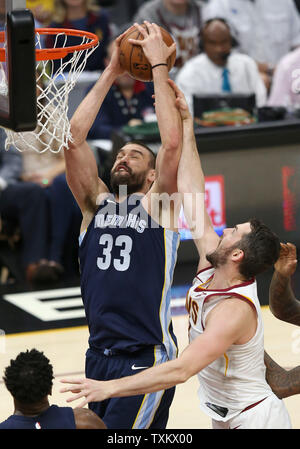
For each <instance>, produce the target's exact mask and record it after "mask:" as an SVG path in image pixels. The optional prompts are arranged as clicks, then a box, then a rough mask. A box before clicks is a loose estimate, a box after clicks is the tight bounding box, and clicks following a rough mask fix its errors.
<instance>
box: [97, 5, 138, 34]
mask: <svg viewBox="0 0 300 449" xmlns="http://www.w3.org/2000/svg"><path fill="white" fill-rule="evenodd" d="M146 1H147V0H97V3H98V5H99V6H101V7H103V8H105V10H106V11H107V12H108V14H109V17H110V19H111V21H112V23H113V24H114V25H115V26H116V27H117V28H119V29H124V30H126V29H127V28H129V26H130V25H131V24H132V17H133V16H134V15H135V13H136V12H137V10H138V8H139V7H140V6H141V5H142V4H143V3H145V2H146Z"/></svg>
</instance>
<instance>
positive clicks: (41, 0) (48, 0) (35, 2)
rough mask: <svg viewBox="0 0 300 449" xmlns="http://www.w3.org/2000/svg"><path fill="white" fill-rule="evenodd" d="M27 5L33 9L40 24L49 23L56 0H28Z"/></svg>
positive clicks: (45, 24)
mask: <svg viewBox="0 0 300 449" xmlns="http://www.w3.org/2000/svg"><path fill="white" fill-rule="evenodd" d="M26 7H27V8H28V9H30V10H31V11H32V13H33V15H34V17H35V19H36V20H37V22H39V25H41V26H47V25H49V23H50V22H51V18H52V14H53V12H54V0H26Z"/></svg>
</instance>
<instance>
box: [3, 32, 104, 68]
mask: <svg viewBox="0 0 300 449" xmlns="http://www.w3.org/2000/svg"><path fill="white" fill-rule="evenodd" d="M35 32H36V33H38V34H42V35H51V34H54V35H57V34H66V35H67V36H78V37H86V38H88V39H90V42H86V43H84V44H80V45H73V46H70V47H62V48H37V49H36V50H35V52H36V60H37V61H47V60H52V59H62V58H64V57H65V56H67V54H69V53H74V52H75V51H83V50H87V49H89V48H91V47H95V46H96V45H97V44H98V42H99V39H98V37H97V36H96V34H93V33H90V32H88V31H81V30H72V29H68V28H36V30H35ZM4 41H5V31H1V32H0V43H1V42H2V43H3V42H4ZM5 60H6V58H5V49H4V48H0V62H5Z"/></svg>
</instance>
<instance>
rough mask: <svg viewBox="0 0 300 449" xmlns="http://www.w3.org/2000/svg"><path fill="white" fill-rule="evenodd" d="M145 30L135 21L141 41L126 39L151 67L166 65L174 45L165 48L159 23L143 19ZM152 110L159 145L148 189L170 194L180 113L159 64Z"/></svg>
mask: <svg viewBox="0 0 300 449" xmlns="http://www.w3.org/2000/svg"><path fill="white" fill-rule="evenodd" d="M144 23H145V25H146V29H145V28H144V27H142V26H140V25H138V24H135V26H136V28H137V29H138V30H139V32H140V33H141V34H142V35H143V40H134V39H130V40H129V41H130V42H131V43H133V44H135V45H140V46H141V47H142V48H143V51H144V54H145V56H146V57H147V59H148V60H149V62H150V64H151V66H152V67H153V66H156V65H157V64H167V60H168V58H169V56H170V55H171V54H172V53H173V52H174V51H175V49H176V45H175V44H172V45H171V46H170V47H168V46H167V45H166V44H165V43H164V40H163V37H162V33H161V30H160V28H159V26H158V25H156V24H153V23H149V22H147V21H145V22H144ZM152 74H153V84H154V94H155V112H156V116H157V122H158V127H159V132H160V138H161V144H162V145H161V148H160V150H159V152H158V156H157V160H156V181H155V183H154V186H153V188H152V189H151V191H152V192H153V191H157V192H159V193H163V192H166V193H168V194H172V193H174V192H177V169H178V164H179V159H180V153H181V145H182V125H181V119H180V115H179V112H178V110H177V108H176V106H175V95H174V92H173V89H171V87H170V85H169V84H168V77H169V74H168V68H167V66H166V65H158V66H156V67H155V68H153V70H152Z"/></svg>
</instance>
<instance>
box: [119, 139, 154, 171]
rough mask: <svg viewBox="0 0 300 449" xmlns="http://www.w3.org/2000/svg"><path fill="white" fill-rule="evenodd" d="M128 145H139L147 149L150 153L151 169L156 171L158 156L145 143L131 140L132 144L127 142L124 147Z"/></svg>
mask: <svg viewBox="0 0 300 449" xmlns="http://www.w3.org/2000/svg"><path fill="white" fill-rule="evenodd" d="M126 145H139V146H140V147H143V148H145V149H146V150H147V151H148V152H149V153H150V158H149V167H150V168H154V169H155V163H156V154H155V153H154V151H152V150H151V148H149V147H148V146H147V145H146V144H145V143H144V142H143V141H141V140H131V141H130V142H126V143H125V144H124V146H126Z"/></svg>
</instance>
